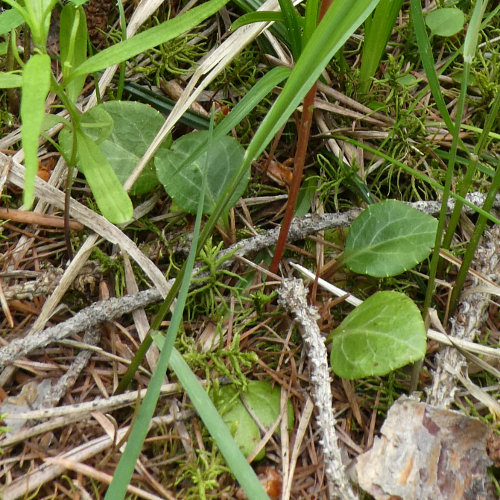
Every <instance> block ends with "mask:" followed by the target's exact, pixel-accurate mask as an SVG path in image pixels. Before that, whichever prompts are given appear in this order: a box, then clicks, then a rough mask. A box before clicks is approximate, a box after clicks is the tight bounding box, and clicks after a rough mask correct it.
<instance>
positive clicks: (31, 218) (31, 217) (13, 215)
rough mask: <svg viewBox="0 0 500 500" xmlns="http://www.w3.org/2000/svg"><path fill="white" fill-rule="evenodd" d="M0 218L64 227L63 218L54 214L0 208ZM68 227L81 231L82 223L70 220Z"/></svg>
mask: <svg viewBox="0 0 500 500" xmlns="http://www.w3.org/2000/svg"><path fill="white" fill-rule="evenodd" d="M0 219H7V220H12V221H14V222H22V223H24V224H38V225H39V226H49V227H58V228H64V218H63V217H56V216H55V215H43V214H37V213H36V212H30V211H26V210H16V209H12V208H0ZM69 228H70V229H71V230H73V231H83V224H80V223H79V222H77V221H70V222H69Z"/></svg>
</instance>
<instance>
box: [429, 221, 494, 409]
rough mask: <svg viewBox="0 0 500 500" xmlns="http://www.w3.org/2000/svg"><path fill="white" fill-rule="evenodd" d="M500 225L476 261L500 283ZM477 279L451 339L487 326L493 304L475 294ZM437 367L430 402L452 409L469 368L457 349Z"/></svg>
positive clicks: (464, 293)
mask: <svg viewBox="0 0 500 500" xmlns="http://www.w3.org/2000/svg"><path fill="white" fill-rule="evenodd" d="M499 250H500V226H497V225H495V226H494V227H493V228H492V229H490V230H489V231H486V232H485V235H484V239H483V242H482V244H481V245H480V246H479V247H478V249H477V250H476V257H475V261H476V262H477V268H478V270H479V271H480V272H481V273H482V274H483V275H485V276H486V277H488V278H490V279H491V280H492V281H497V282H499V281H500V252H499ZM478 284H479V282H478V280H477V279H476V278H475V279H474V281H473V284H472V285H471V286H468V287H466V288H465V289H464V290H463V291H462V294H461V300H460V304H459V306H458V308H457V311H456V313H455V315H454V317H453V318H451V319H450V323H451V330H450V335H449V340H450V341H451V342H453V343H455V342H456V341H459V340H468V341H471V340H472V339H473V338H474V336H475V334H476V332H477V331H478V330H479V328H480V327H481V325H482V324H483V321H484V319H483V316H484V313H485V312H486V309H487V307H488V305H489V302H490V294H489V293H485V292H482V291H480V292H475V293H471V292H473V291H474V289H475V288H477V287H478ZM436 362H437V368H436V370H435V372H434V373H433V383H432V387H431V388H430V389H429V391H428V401H427V402H428V403H429V404H432V405H434V406H438V407H440V408H448V407H449V406H450V405H451V403H452V402H453V398H454V395H455V392H456V390H457V373H460V372H461V371H462V369H463V368H465V366H466V359H465V357H464V356H463V355H462V354H461V353H460V352H459V351H458V350H457V349H456V348H455V346H452V347H445V348H444V349H443V350H442V351H441V352H440V353H439V354H438V355H437V357H436Z"/></svg>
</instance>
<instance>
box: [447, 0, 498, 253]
mask: <svg viewBox="0 0 500 500" xmlns="http://www.w3.org/2000/svg"><path fill="white" fill-rule="evenodd" d="M486 4H487V2H482V1H480V0H478V1H477V2H476V5H475V6H474V11H473V13H472V17H471V20H470V22H469V27H468V29H467V34H466V36H465V42H464V69H463V81H462V89H463V86H466V85H467V81H468V77H469V72H470V65H471V62H472V59H473V57H474V53H475V51H476V45H477V37H478V34H479V29H480V25H481V19H482V17H483V15H484V9H485V8H486ZM466 90H467V88H465V89H464V92H465V91H466ZM498 96H499V94H497V95H496V97H495V101H494V103H493V106H492V109H491V111H490V113H489V117H488V119H487V121H486V126H485V130H486V134H485V130H483V133H482V134H481V137H480V139H479V141H478V143H477V145H476V147H475V148H474V156H473V161H471V162H469V163H468V165H467V171H466V173H465V178H464V180H463V181H462V183H461V185H460V191H459V193H460V195H461V196H465V195H466V193H467V191H468V189H469V187H470V186H471V184H472V178H473V176H474V173H475V172H476V165H477V162H478V157H479V154H480V151H481V149H482V146H483V145H484V143H485V142H486V138H487V134H488V133H489V130H490V127H491V126H492V125H493V123H492V119H491V118H493V116H492V113H493V114H494V116H495V117H498V106H499V103H500V101H499V99H498ZM464 99H465V97H464ZM488 124H490V125H489V126H488ZM459 126H460V123H458V122H457V130H455V133H456V134H457V135H458V133H459ZM451 153H452V154H453V150H452V151H451ZM461 211H462V203H460V202H457V203H456V205H455V207H454V209H453V213H452V214H451V217H450V221H449V223H448V227H447V229H446V234H445V235H444V238H443V247H444V248H449V247H450V245H451V240H452V239H453V235H454V233H455V229H456V227H457V225H458V222H459V218H460V213H461Z"/></svg>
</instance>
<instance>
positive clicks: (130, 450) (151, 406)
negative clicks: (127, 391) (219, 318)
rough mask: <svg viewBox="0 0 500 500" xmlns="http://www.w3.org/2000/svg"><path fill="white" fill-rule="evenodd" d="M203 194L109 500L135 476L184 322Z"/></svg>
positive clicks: (120, 494) (121, 492) (117, 496)
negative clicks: (157, 351) (170, 311)
mask: <svg viewBox="0 0 500 500" xmlns="http://www.w3.org/2000/svg"><path fill="white" fill-rule="evenodd" d="M203 193H204V191H203V190H202V195H201V197H200V200H199V202H198V211H197V214H196V221H195V224H194V231H193V242H192V244H191V249H190V251H189V255H188V258H187V261H186V268H185V273H184V276H183V279H182V284H181V287H180V290H179V296H178V298H177V303H176V304H175V309H174V313H173V315H172V320H171V322H170V325H169V327H168V330H167V334H166V340H165V342H164V346H163V349H162V350H161V352H160V356H159V358H158V363H157V365H156V367H155V369H154V372H153V375H152V376H151V380H150V381H149V385H148V390H147V391H146V395H145V397H144V400H143V402H142V404H141V406H140V408H139V412H138V414H137V419H136V421H135V422H134V426H133V428H132V431H131V433H130V437H129V440H128V442H127V446H126V448H125V451H124V452H123V455H122V457H121V459H120V462H119V463H118V467H117V469H116V472H115V474H114V477H113V480H112V482H111V484H110V486H109V488H108V491H107V492H106V496H105V497H104V498H105V499H107V500H121V499H123V498H125V494H126V492H127V486H128V484H129V482H130V478H131V477H132V473H133V472H134V467H135V464H136V462H137V459H138V458H139V454H140V453H141V449H142V445H143V443H144V439H145V438H146V435H147V433H148V429H149V424H150V422H151V418H152V417H153V413H154V411H155V408H156V403H157V402H158V398H159V396H160V390H161V384H162V383H163V379H164V377H165V373H166V371H167V366H168V362H169V359H170V355H171V353H172V348H173V345H174V341H175V338H176V336H177V332H178V331H179V327H180V324H181V321H182V315H183V312H184V305H185V303H186V298H187V294H188V291H189V284H190V280H191V274H192V271H193V267H194V262H195V258H196V254H197V247H198V237H199V234H200V226H201V217H202V214H203V204H204V194H203Z"/></svg>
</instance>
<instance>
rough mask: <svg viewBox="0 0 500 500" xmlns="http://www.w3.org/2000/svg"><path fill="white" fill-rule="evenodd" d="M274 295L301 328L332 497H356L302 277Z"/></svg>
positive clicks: (321, 342)
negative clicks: (338, 431) (342, 449)
mask: <svg viewBox="0 0 500 500" xmlns="http://www.w3.org/2000/svg"><path fill="white" fill-rule="evenodd" d="M278 295H279V303H280V304H281V305H282V306H283V307H284V308H285V309H287V310H288V311H290V313H292V314H293V316H294V317H295V320H296V321H297V322H298V323H299V325H300V327H301V333H302V337H303V339H304V344H305V347H306V354H307V357H308V359H309V364H310V367H311V376H310V382H311V396H312V399H313V401H314V406H315V407H316V409H317V412H318V413H317V417H316V420H317V423H318V429H319V432H320V433H321V441H320V442H321V445H322V447H323V453H324V457H325V472H326V476H327V478H328V480H329V481H330V482H331V483H332V497H333V498H342V499H357V498H358V496H357V495H356V493H355V492H354V490H353V489H352V486H351V484H350V482H349V480H348V479H347V474H346V471H345V466H344V464H343V462H342V454H341V450H340V447H339V443H338V436H337V435H336V432H335V424H336V420H335V416H334V414H333V405H332V391H331V386H330V369H329V366H328V353H327V350H326V346H325V343H324V340H323V337H322V336H321V332H320V331H319V327H318V324H317V319H318V317H319V316H318V313H317V311H316V309H315V308H313V307H310V306H309V305H308V304H307V290H306V288H305V287H304V282H303V281H302V280H299V279H293V280H284V281H283V283H282V285H281V287H280V288H279V290H278Z"/></svg>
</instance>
